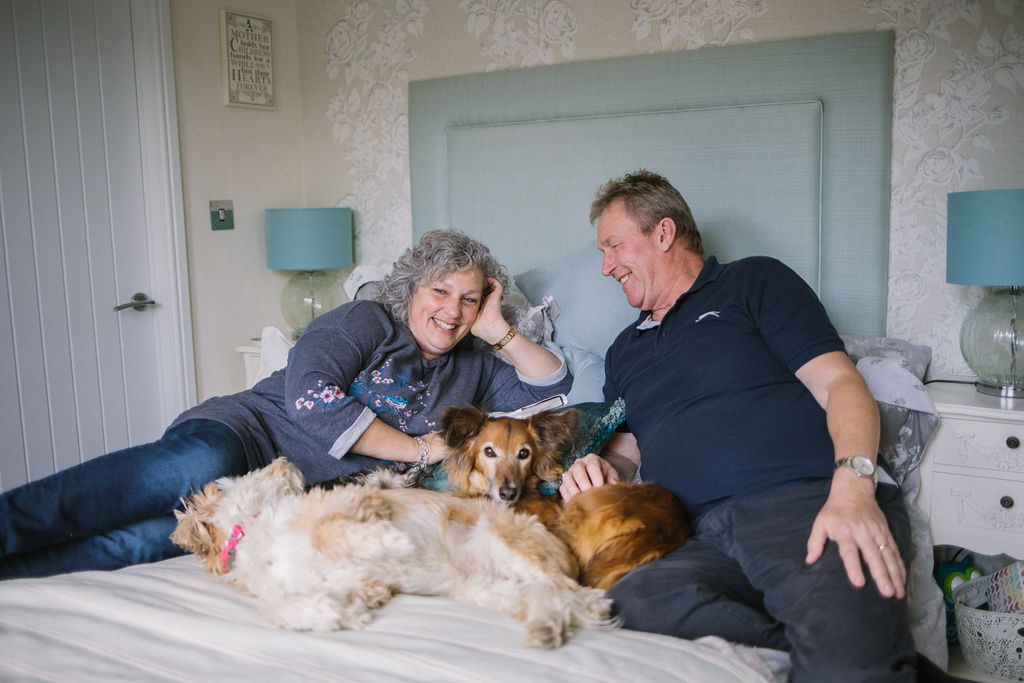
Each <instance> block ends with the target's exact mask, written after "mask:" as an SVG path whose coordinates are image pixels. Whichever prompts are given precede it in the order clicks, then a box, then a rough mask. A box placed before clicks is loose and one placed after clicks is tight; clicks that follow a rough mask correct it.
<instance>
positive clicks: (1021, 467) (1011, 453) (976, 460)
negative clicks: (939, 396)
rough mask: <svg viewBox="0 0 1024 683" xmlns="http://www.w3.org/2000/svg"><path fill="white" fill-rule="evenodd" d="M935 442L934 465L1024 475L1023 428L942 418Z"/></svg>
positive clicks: (1018, 425)
mask: <svg viewBox="0 0 1024 683" xmlns="http://www.w3.org/2000/svg"><path fill="white" fill-rule="evenodd" d="M934 440H935V448H933V449H932V452H933V453H934V454H935V463H936V464H937V465H956V466H958V467H973V468H977V469H982V470H993V471H996V472H1016V473H1019V474H1024V426H1022V425H1020V424H1014V423H1010V422H997V421H985V420H978V419H963V418H956V417H945V416H944V417H943V419H942V421H941V422H940V424H939V428H938V429H937V430H936V432H935V436H934ZM979 474H980V472H979ZM1021 505H1022V506H1024V500H1021Z"/></svg>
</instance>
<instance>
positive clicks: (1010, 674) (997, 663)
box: [953, 576, 1024, 681]
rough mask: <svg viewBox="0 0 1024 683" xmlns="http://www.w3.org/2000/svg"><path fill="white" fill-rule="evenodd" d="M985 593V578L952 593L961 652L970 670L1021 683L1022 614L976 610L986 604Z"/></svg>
mask: <svg viewBox="0 0 1024 683" xmlns="http://www.w3.org/2000/svg"><path fill="white" fill-rule="evenodd" d="M988 590H989V577H987V576H982V577H979V578H977V579H971V580H970V581H968V582H966V583H963V584H961V585H959V586H957V587H956V588H954V589H953V603H954V605H955V609H956V629H957V633H958V634H959V636H960V649H961V651H962V652H963V655H964V659H965V660H966V661H967V666H969V667H971V668H972V669H974V670H976V671H981V672H983V673H987V674H991V675H993V676H1001V677H1003V678H1006V679H1008V680H1011V681H1024V614H1007V613H1005V612H989V611H987V610H983V609H978V607H979V606H981V605H984V604H985V603H986V602H988Z"/></svg>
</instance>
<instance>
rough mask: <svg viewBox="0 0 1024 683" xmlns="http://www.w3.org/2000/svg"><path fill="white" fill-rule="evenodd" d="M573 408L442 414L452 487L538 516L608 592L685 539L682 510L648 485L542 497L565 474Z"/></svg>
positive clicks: (586, 580) (575, 420)
mask: <svg viewBox="0 0 1024 683" xmlns="http://www.w3.org/2000/svg"><path fill="white" fill-rule="evenodd" d="M578 424H579V414H578V413H577V412H576V411H575V410H564V411H561V412H557V413H539V414H537V415H534V416H532V417H530V418H528V419H525V420H517V419H514V418H509V417H498V418H490V417H488V416H487V414H486V413H484V412H483V411H481V410H479V409H477V408H474V407H472V406H469V407H464V408H455V407H453V408H448V409H447V410H445V412H444V415H443V417H442V425H443V427H444V436H445V442H446V444H447V445H448V447H449V448H450V449H452V454H451V455H450V456H449V457H448V458H447V459H446V460H445V467H446V469H447V471H448V481H449V486H450V487H451V488H452V489H454V490H455V491H456V492H458V493H461V494H463V495H470V496H484V497H488V498H492V499H494V500H500V501H503V502H505V503H508V504H510V505H513V506H514V507H515V509H516V511H517V512H523V513H526V514H533V515H536V516H537V517H538V518H539V519H540V521H541V522H543V523H544V525H545V526H547V527H548V529H550V530H551V531H552V532H554V533H555V534H557V535H558V536H560V537H561V538H563V539H564V540H565V541H566V543H568V544H569V547H570V548H572V551H573V553H574V554H575V555H576V558H577V559H578V560H579V563H580V569H581V573H582V578H581V582H582V583H583V584H584V585H587V586H593V587H595V588H600V589H602V590H607V589H608V588H610V587H611V586H612V585H613V584H614V583H615V582H616V581H618V580H619V579H620V578H622V577H623V576H624V575H625V574H626V573H628V572H629V571H631V570H632V569H635V568H636V567H638V566H639V565H641V564H643V563H645V562H650V561H651V560H655V559H657V558H659V557H661V556H663V555H665V554H666V553H668V552H671V551H672V550H675V549H676V548H678V547H680V546H681V545H682V544H683V543H684V542H685V541H686V539H687V538H689V536H690V527H689V524H688V522H687V518H686V511H685V509H684V508H683V505H682V503H681V502H679V499H678V498H676V497H675V495H673V494H672V492H670V491H669V490H668V489H665V488H664V487H661V486H657V485H656V484H652V483H645V484H611V485H606V486H600V487H597V488H592V489H588V490H586V491H583V492H582V493H579V494H577V495H576V496H574V497H573V498H572V499H571V500H570V501H569V502H568V503H566V504H564V505H563V504H562V502H561V501H560V500H559V499H558V497H557V496H542V495H541V494H540V493H539V491H538V486H539V484H540V482H541V481H542V480H543V481H552V480H554V479H556V478H558V476H560V475H561V474H562V472H563V471H564V466H563V465H562V462H561V459H560V455H561V453H562V452H563V451H564V450H566V449H567V448H569V447H571V446H572V441H573V435H574V434H575V431H576V427H577V426H578Z"/></svg>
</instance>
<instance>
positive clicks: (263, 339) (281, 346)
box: [253, 325, 295, 384]
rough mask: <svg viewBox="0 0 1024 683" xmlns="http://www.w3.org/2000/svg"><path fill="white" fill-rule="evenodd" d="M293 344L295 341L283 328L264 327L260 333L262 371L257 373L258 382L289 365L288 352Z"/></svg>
mask: <svg viewBox="0 0 1024 683" xmlns="http://www.w3.org/2000/svg"><path fill="white" fill-rule="evenodd" d="M293 346H295V342H293V341H292V340H291V339H290V338H289V337H287V336H286V335H285V333H284V332H282V331H281V330H279V329H277V328H276V327H271V326H269V325H268V326H267V327H264V328H263V331H262V332H261V333H260V371H259V373H258V374H257V375H256V382H259V381H260V380H263V379H266V378H267V377H270V375H272V374H273V373H274V371H275V370H280V369H281V368H283V367H284V366H285V365H287V364H288V352H289V351H291V349H292V347H293ZM253 383H254V384H255V382H253Z"/></svg>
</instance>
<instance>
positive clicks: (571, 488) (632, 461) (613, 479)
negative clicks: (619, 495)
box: [558, 432, 640, 500]
mask: <svg viewBox="0 0 1024 683" xmlns="http://www.w3.org/2000/svg"><path fill="white" fill-rule="evenodd" d="M638 467H640V448H639V447H638V446H637V443H636V437H635V436H633V435H632V434H631V433H629V432H615V433H613V434H612V435H611V436H610V437H608V441H606V442H605V444H604V446H603V447H602V448H601V455H597V454H596V453H588V454H587V455H586V456H584V457H582V458H580V459H579V460H577V461H576V462H574V463H573V464H572V465H571V466H570V467H569V469H568V470H567V471H566V473H565V474H563V475H562V485H561V487H559V489H558V492H559V493H561V494H562V500H569V499H570V498H572V497H573V496H575V495H576V494H577V493H579V492H580V491H586V490H587V489H589V488H593V487H595V486H604V485H605V484H615V483H617V482H620V481H633V478H634V477H635V476H636V471H637V468H638Z"/></svg>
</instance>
